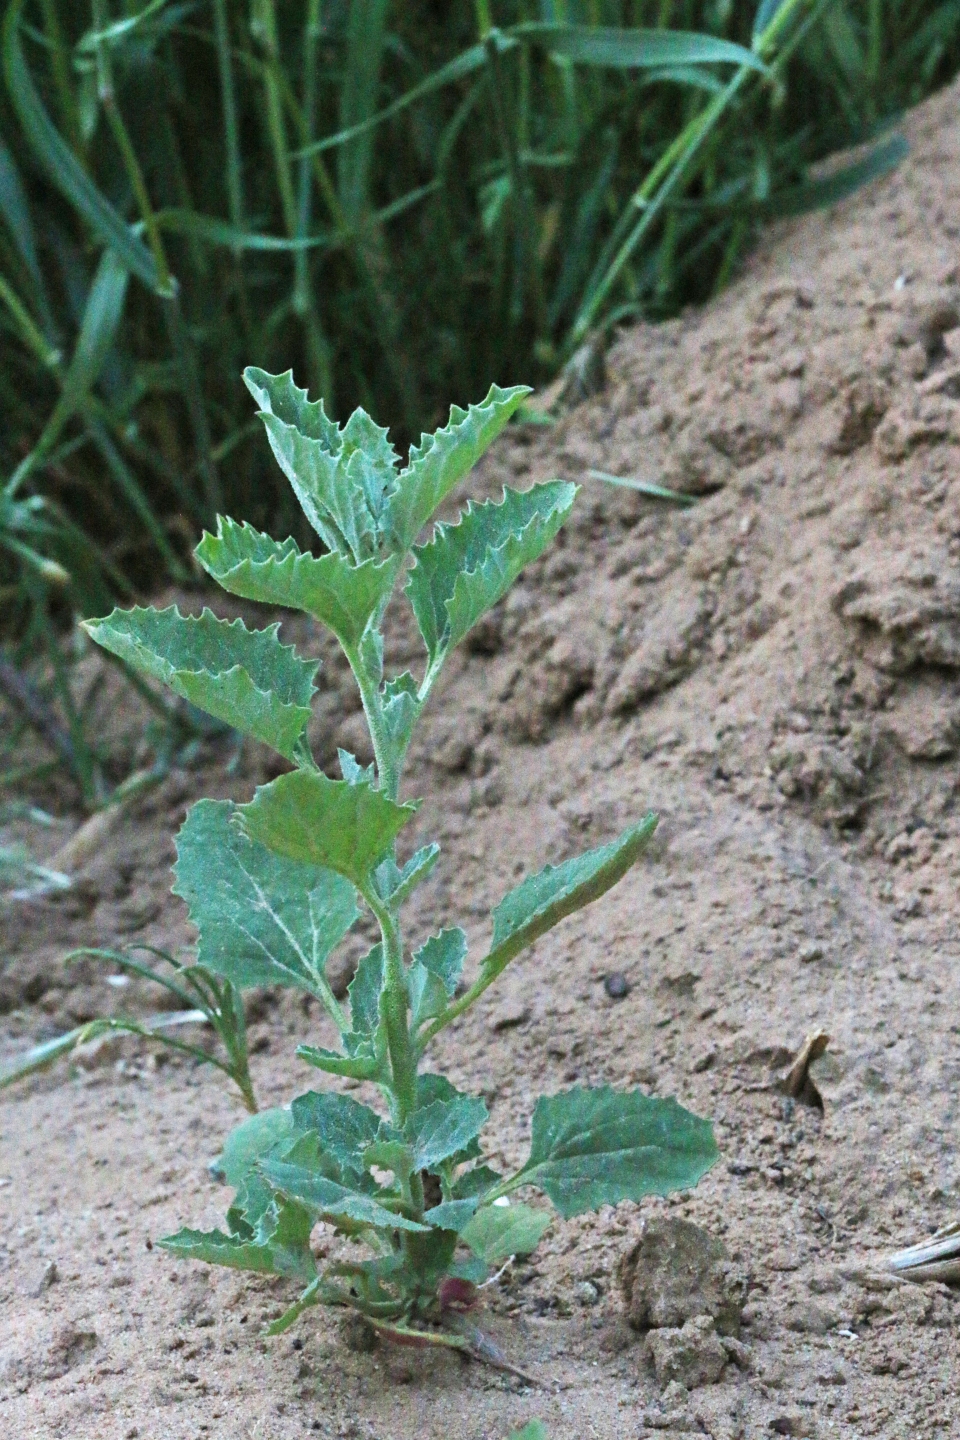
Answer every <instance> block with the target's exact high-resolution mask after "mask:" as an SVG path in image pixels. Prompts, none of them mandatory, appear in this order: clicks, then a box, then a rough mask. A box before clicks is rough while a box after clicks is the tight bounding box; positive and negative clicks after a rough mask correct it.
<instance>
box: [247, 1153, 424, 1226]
mask: <svg viewBox="0 0 960 1440" xmlns="http://www.w3.org/2000/svg"><path fill="white" fill-rule="evenodd" d="M261 1169H262V1170H263V1173H264V1175H265V1177H266V1178H267V1180H268V1181H269V1182H270V1184H271V1185H273V1186H275V1187H276V1189H277V1190H280V1191H282V1192H283V1194H284V1195H289V1196H290V1198H291V1199H292V1200H299V1201H300V1202H301V1203H302V1204H304V1205H309V1206H310V1207H311V1208H312V1209H314V1210H317V1211H319V1212H320V1214H321V1215H324V1216H328V1217H329V1218H330V1219H331V1220H346V1221H350V1222H352V1223H353V1224H354V1225H374V1226H376V1227H377V1228H378V1229H383V1228H389V1229H394V1230H418V1231H424V1230H427V1229H428V1228H429V1227H428V1226H426V1225H418V1224H417V1222H416V1221H415V1220H408V1219H407V1218H406V1217H405V1216H403V1215H398V1214H396V1213H395V1212H394V1211H392V1210H387V1209H386V1208H385V1206H383V1205H380V1204H379V1203H378V1202H377V1201H376V1200H374V1199H373V1198H372V1196H370V1195H361V1194H360V1193H359V1191H356V1190H351V1189H349V1188H348V1187H347V1186H345V1185H338V1184H337V1183H336V1181H335V1180H328V1179H326V1177H325V1176H323V1175H317V1174H315V1173H314V1172H313V1171H312V1170H308V1169H307V1168H306V1166H304V1165H288V1164H287V1163H286V1162H284V1161H282V1160H265V1161H264V1162H263V1164H262V1166H261Z"/></svg>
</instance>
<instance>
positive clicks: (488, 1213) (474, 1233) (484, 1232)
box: [460, 1205, 552, 1267]
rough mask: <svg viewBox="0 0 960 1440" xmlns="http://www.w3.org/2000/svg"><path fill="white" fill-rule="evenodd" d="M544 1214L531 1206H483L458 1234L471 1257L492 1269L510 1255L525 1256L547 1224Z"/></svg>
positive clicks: (549, 1216)
mask: <svg viewBox="0 0 960 1440" xmlns="http://www.w3.org/2000/svg"><path fill="white" fill-rule="evenodd" d="M551 1219H552V1216H551V1215H550V1213H549V1211H547V1210H536V1209H534V1207H533V1206H532V1205H487V1206H485V1207H484V1209H482V1210H478V1211H477V1213H476V1215H474V1217H473V1219H472V1220H471V1221H470V1222H469V1224H467V1225H465V1226H464V1228H463V1229H462V1230H461V1232H460V1238H461V1240H463V1241H464V1243H465V1244H467V1245H469V1246H470V1249H471V1250H472V1251H473V1253H474V1254H475V1255H479V1256H480V1259H481V1260H484V1261H486V1263H487V1264H488V1265H489V1266H491V1267H493V1266H496V1265H502V1264H503V1263H504V1261H505V1260H509V1258H510V1256H511V1255H529V1254H531V1253H532V1251H534V1250H535V1249H536V1248H537V1245H538V1244H539V1243H540V1239H541V1237H542V1235H543V1232H544V1231H545V1230H546V1229H547V1227H548V1226H549V1224H550V1222H551Z"/></svg>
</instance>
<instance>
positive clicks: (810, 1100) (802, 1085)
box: [781, 1030, 830, 1110]
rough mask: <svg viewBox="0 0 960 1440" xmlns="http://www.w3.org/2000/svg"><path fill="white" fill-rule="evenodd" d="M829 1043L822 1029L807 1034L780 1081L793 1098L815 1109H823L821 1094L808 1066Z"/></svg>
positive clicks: (828, 1038) (827, 1036)
mask: <svg viewBox="0 0 960 1440" xmlns="http://www.w3.org/2000/svg"><path fill="white" fill-rule="evenodd" d="M829 1044H830V1036H829V1035H827V1034H826V1032H825V1031H823V1030H818V1031H816V1032H815V1033H814V1034H813V1035H808V1036H807V1038H806V1040H804V1042H803V1045H802V1046H801V1048H800V1053H799V1054H798V1055H797V1058H796V1059H795V1060H794V1062H793V1064H792V1065H791V1066H790V1069H789V1070H788V1071H787V1073H786V1074H785V1075H784V1077H783V1080H782V1082H781V1083H782V1085H783V1088H784V1090H785V1091H786V1093H787V1094H788V1095H790V1096H792V1098H793V1099H794V1100H799V1101H800V1103H801V1104H802V1105H812V1106H814V1107H815V1108H816V1109H817V1110H822V1109H823V1096H822V1095H821V1094H820V1091H819V1090H818V1089H817V1087H816V1085H815V1084H814V1083H813V1080H812V1079H811V1078H810V1066H811V1064H812V1062H813V1061H814V1060H819V1059H820V1056H821V1055H822V1054H823V1053H824V1051H825V1050H826V1048H827V1046H828V1045H829Z"/></svg>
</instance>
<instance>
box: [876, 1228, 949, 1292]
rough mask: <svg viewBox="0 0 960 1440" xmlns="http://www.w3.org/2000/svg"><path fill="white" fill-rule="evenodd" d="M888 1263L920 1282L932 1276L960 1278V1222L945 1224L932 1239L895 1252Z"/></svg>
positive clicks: (943, 1278) (930, 1278) (930, 1279)
mask: <svg viewBox="0 0 960 1440" xmlns="http://www.w3.org/2000/svg"><path fill="white" fill-rule="evenodd" d="M887 1263H888V1265H889V1266H890V1269H891V1270H893V1271H894V1272H895V1273H896V1274H897V1275H901V1276H902V1277H903V1279H904V1280H913V1281H915V1282H916V1283H918V1284H923V1283H924V1282H925V1281H932V1280H939V1281H940V1282H941V1283H943V1284H950V1283H951V1282H956V1281H958V1280H960V1222H957V1221H954V1223H953V1224H952V1225H944V1226H943V1228H942V1229H940V1230H938V1231H937V1232H936V1234H934V1235H931V1236H930V1238H929V1240H923V1241H921V1243H920V1244H919V1245H910V1246H908V1248H907V1249H906V1250H900V1251H898V1252H897V1254H896V1255H891V1256H890V1259H889V1261H888V1262H887Z"/></svg>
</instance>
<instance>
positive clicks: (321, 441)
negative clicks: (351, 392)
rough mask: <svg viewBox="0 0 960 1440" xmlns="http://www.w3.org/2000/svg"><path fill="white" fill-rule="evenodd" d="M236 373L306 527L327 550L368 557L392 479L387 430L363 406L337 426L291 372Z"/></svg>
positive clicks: (394, 460)
mask: <svg viewBox="0 0 960 1440" xmlns="http://www.w3.org/2000/svg"><path fill="white" fill-rule="evenodd" d="M243 378H244V381H245V383H246V386H247V389H248V390H249V391H250V393H251V395H252V396H253V397H254V399H255V400H256V402H257V404H258V405H259V406H260V418H261V420H262V421H263V423H264V426H265V427H266V431H267V435H268V436H269V439H270V445H271V447H272V449H273V453H274V455H275V456H276V458H277V461H278V463H279V465H280V468H281V469H282V470H283V473H284V474H285V475H286V477H287V479H288V480H289V481H290V484H291V485H292V486H293V489H294V491H295V493H296V496H297V499H298V500H299V501H300V504H301V506H302V507H303V511H304V514H305V515H306V517H307V519H308V520H309V521H310V524H311V525H312V526H313V528H314V529H315V530H316V532H317V534H318V535H319V536H320V538H321V539H322V540H323V541H324V543H325V544H326V545H327V547H328V548H329V549H330V550H336V551H339V552H340V554H342V555H346V554H349V555H351V556H352V557H353V559H354V560H355V561H358V562H359V561H361V560H364V559H369V558H370V557H371V556H372V555H373V554H374V553H375V552H376V549H377V544H378V535H379V527H378V521H379V517H380V514H381V512H382V509H383V506H384V504H385V502H386V500H387V497H388V496H389V495H390V494H391V493H392V492H393V490H394V489H395V487H396V484H397V472H396V469H395V466H396V464H397V460H398V457H397V454H396V452H395V451H394V450H393V448H392V446H390V445H389V444H388V442H387V440H386V431H385V430H381V429H380V427H379V426H377V425H374V423H373V421H372V420H371V419H370V417H369V416H368V415H366V414H364V412H363V411H357V412H355V413H354V414H353V415H352V416H351V417H350V420H349V421H348V422H347V425H346V427H345V428H344V429H343V430H341V429H340V428H339V426H337V425H336V424H335V423H334V422H333V421H332V420H330V419H328V417H327V415H326V413H325V412H324V409H323V401H322V400H318V401H316V402H311V401H309V400H308V399H307V392H306V390H300V389H299V388H298V387H297V386H296V385H295V384H294V383H293V373H292V371H289V370H288V371H287V372H286V374H284V375H268V374H267V373H266V371H265V370H259V369H257V368H256V367H248V369H246V370H245V371H244V372H243ZM359 446H364V447H366V448H363V449H362V448H358V447H359Z"/></svg>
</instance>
